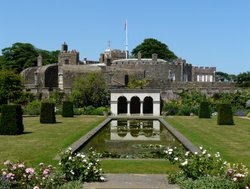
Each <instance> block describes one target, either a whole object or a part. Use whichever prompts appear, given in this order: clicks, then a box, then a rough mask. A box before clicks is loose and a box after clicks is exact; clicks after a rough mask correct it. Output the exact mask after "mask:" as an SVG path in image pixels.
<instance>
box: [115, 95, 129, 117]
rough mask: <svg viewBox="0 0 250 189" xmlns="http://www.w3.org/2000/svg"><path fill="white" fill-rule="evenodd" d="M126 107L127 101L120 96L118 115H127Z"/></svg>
mask: <svg viewBox="0 0 250 189" xmlns="http://www.w3.org/2000/svg"><path fill="white" fill-rule="evenodd" d="M127 106H128V103H127V99H126V97H124V96H120V97H119V98H118V107H117V108H118V111H117V112H118V114H126V113H128V108H127Z"/></svg>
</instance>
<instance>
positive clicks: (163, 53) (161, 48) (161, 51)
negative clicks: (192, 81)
mask: <svg viewBox="0 0 250 189" xmlns="http://www.w3.org/2000/svg"><path fill="white" fill-rule="evenodd" d="M139 52H140V53H141V56H142V57H143V58H152V54H154V53H156V54H157V55H158V58H161V59H164V60H170V61H171V60H174V59H177V56H176V55H175V54H174V53H173V52H172V51H171V50H169V48H168V46H167V45H166V44H164V43H162V42H160V41H158V40H156V39H153V38H147V39H144V41H143V42H142V43H141V44H140V45H138V46H137V47H135V48H134V49H133V50H132V55H133V56H134V57H136V56H137V54H138V53H139Z"/></svg>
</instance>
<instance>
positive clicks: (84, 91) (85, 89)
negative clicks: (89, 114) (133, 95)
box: [71, 72, 108, 107]
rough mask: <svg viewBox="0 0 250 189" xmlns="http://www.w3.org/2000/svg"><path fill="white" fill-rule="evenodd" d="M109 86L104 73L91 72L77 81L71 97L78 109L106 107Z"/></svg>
mask: <svg viewBox="0 0 250 189" xmlns="http://www.w3.org/2000/svg"><path fill="white" fill-rule="evenodd" d="M107 95H108V93H107V84H106V79H105V76H104V74H103V73H101V72H91V73H88V75H87V76H85V77H82V76H79V77H77V78H76V79H75V81H74V83H73V88H72V94H71V97H72V99H73V102H74V103H75V105H76V106H78V107H83V106H89V105H92V106H95V107H98V106H104V105H106V104H107Z"/></svg>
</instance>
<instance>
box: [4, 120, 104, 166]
mask: <svg viewBox="0 0 250 189" xmlns="http://www.w3.org/2000/svg"><path fill="white" fill-rule="evenodd" d="M56 119H57V123H56V124H40V122H39V117H25V118H24V120H23V123H24V132H25V133H24V134H22V135H15V136H4V135H0V162H3V161H5V160H7V159H9V160H11V161H14V162H16V161H21V162H22V161H25V163H27V164H28V165H33V166H35V165H37V164H39V163H40V162H44V163H47V164H53V165H56V164H57V163H58V160H53V159H54V157H55V156H56V155H57V154H58V153H60V151H62V150H64V149H66V148H67V147H68V146H70V145H71V144H72V143H73V142H74V141H76V140H77V139H79V138H80V137H81V136H83V135H84V134H86V133H87V132H88V131H90V130H91V129H92V128H94V127H95V126H96V125H98V124H99V123H100V122H102V121H103V120H104V119H105V118H104V117H96V116H78V117H74V118H62V117H61V116H57V118H56Z"/></svg>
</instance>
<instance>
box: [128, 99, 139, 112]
mask: <svg viewBox="0 0 250 189" xmlns="http://www.w3.org/2000/svg"><path fill="white" fill-rule="evenodd" d="M140 107H141V102H140V98H139V97H138V96H133V97H132V98H131V100H130V113H131V114H140V113H141V112H140Z"/></svg>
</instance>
